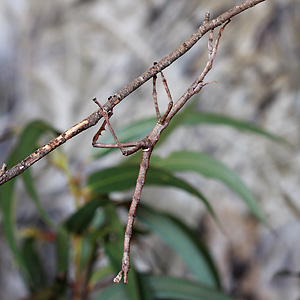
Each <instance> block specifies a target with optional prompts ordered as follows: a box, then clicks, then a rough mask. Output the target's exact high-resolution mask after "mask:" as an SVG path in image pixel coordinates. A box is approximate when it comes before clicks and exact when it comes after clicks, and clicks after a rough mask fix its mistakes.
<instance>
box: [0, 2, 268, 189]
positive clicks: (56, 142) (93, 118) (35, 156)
mask: <svg viewBox="0 0 300 300" xmlns="http://www.w3.org/2000/svg"><path fill="white" fill-rule="evenodd" d="M264 1H265V0H246V1H244V2H243V3H241V4H239V5H236V6H234V7H233V8H231V9H229V10H228V11H226V12H225V13H223V14H221V15H220V16H218V17H217V18H215V19H213V20H211V21H208V18H205V20H204V22H203V24H202V25H201V26H200V27H199V28H198V29H197V31H196V32H195V33H194V34H193V35H192V36H191V37H190V38H189V39H188V40H187V41H185V42H184V43H183V44H182V45H181V46H179V48H177V49H176V50H175V51H174V52H172V53H171V54H169V55H168V56H166V57H165V58H163V59H162V60H160V61H159V62H158V63H157V64H155V66H153V67H151V68H150V69H149V70H147V71H146V72H144V73H143V74H142V75H140V76H139V77H138V78H136V79H135V80H133V81H132V82H131V83H129V84H128V85H127V86H125V87H124V88H123V89H121V90H120V91H119V92H118V93H116V94H115V95H113V96H112V97H110V98H109V100H108V101H107V102H106V103H105V105H104V106H103V107H104V108H105V110H106V111H111V110H112V109H113V108H114V107H115V106H116V105H117V104H118V103H120V102H121V101H122V100H123V99H124V98H126V97H127V96H128V95H130V94H131V93H132V92H134V91H135V90H136V89H137V88H139V87H140V86H141V85H143V84H144V83H145V82H147V81H148V80H149V79H151V78H152V77H153V76H154V75H156V74H157V73H159V72H161V71H162V70H164V69H165V68H167V67H168V66H170V65H171V64H172V63H173V62H174V61H175V60H177V59H178V58H179V57H181V56H182V55H184V54H185V53H186V52H187V51H188V50H190V49H191V48H192V47H193V46H194V45H195V44H196V43H197V42H198V41H199V40H200V39H201V37H202V36H203V35H204V34H205V33H207V32H208V31H210V30H212V29H214V28H216V27H218V26H220V25H222V24H224V23H225V22H226V21H228V20H230V19H231V18H232V17H234V16H235V15H237V14H239V13H241V12H243V11H245V10H247V9H248V8H251V7H253V6H255V5H257V4H259V3H261V2H264ZM178 105H179V104H178ZM173 109H174V108H173ZM171 113H172V111H171ZM101 118H102V113H101V110H98V111H96V112H94V113H93V114H91V115H90V116H89V117H87V118H86V119H84V120H83V121H81V122H79V123H78V124H76V125H74V126H73V127H72V128H70V129H68V130H67V131H65V132H64V133H62V134H61V135H59V136H58V137H56V138H54V139H53V140H51V141H50V142H49V143H47V144H46V145H44V146H42V147H41V148H39V149H37V150H36V151H35V152H33V153H32V154H30V155H29V156H28V157H26V158H25V159H24V160H22V161H21V162H20V163H18V164H17V165H15V166H14V167H12V168H11V169H8V170H5V171H4V172H1V173H0V185H2V184H4V183H5V182H7V181H9V180H11V179H12V178H14V177H16V176H18V175H20V174H21V173H23V172H24V171H25V170H26V169H27V168H29V167H30V166H32V165H33V164H34V163H36V162H37V161H38V160H40V159H41V158H43V157H44V156H46V155H47V154H49V153H50V152H51V151H53V150H54V149H56V148H57V147H59V146H60V145H62V144H64V143H65V142H66V141H68V140H69V139H71V138H72V137H74V136H76V135H77V134H79V133H81V132H83V131H84V130H86V129H88V128H90V127H92V126H94V125H96V124H97V123H98V121H99V120H100V119H101ZM1 171H3V170H1Z"/></svg>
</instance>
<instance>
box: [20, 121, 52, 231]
mask: <svg viewBox="0 0 300 300" xmlns="http://www.w3.org/2000/svg"><path fill="white" fill-rule="evenodd" d="M46 133H55V134H57V131H56V130H55V129H54V128H53V127H51V126H50V125H48V124H46V123H45V122H43V121H33V122H31V123H29V124H28V125H27V126H26V127H25V128H24V130H23V132H22V133H21V135H20V137H19V142H18V146H17V148H16V149H17V158H16V160H17V161H16V162H15V163H17V162H19V161H21V160H23V159H24V158H25V157H26V156H28V155H29V154H31V153H32V152H34V150H35V149H36V148H37V142H38V141H39V139H40V138H41V136H43V135H44V134H46ZM21 178H22V179H23V182H24V185H25V188H26V190H27V192H28V194H29V195H30V196H31V198H32V200H33V202H34V203H35V206H36V208H37V210H38V212H39V213H40V215H41V217H42V218H43V220H44V221H45V222H46V223H47V224H48V225H49V226H50V227H53V228H56V225H55V224H54V223H53V222H52V220H51V219H50V218H49V217H48V215H47V213H46V211H45V210H44V209H43V207H42V206H41V203H40V199H39V197H38V194H37V192H36V189H35V186H34V183H33V179H32V176H31V171H30V169H27V170H26V171H25V172H24V173H22V174H21Z"/></svg>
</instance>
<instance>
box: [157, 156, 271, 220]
mask: <svg viewBox="0 0 300 300" xmlns="http://www.w3.org/2000/svg"><path fill="white" fill-rule="evenodd" d="M152 164H153V165H157V166H159V167H160V168H163V169H166V170H168V171H172V172H184V171H192V172H196V173H198V174H201V175H203V176H205V177H208V178H213V179H216V180H219V181H221V182H223V183H224V184H225V185H227V186H228V187H229V188H230V189H231V190H232V191H234V192H235V193H236V194H237V195H239V196H240V197H241V199H242V200H243V201H244V202H245V203H246V205H247V206H248V208H249V209H250V210H251V212H252V213H253V214H254V215H255V216H256V217H257V218H258V219H259V220H260V221H262V222H263V223H264V224H266V225H267V221H266V220H265V218H264V216H263V214H262V213H261V211H260V208H259V206H258V205H257V203H256V201H255V199H254V197H253V196H252V194H251V192H250V191H249V189H248V188H247V187H246V186H245V184H244V183H243V182H242V181H241V179H240V178H239V177H238V176H237V175H236V174H235V173H234V172H233V171H232V170H230V169H229V168H227V167H226V166H225V165H223V164H222V163H221V162H219V161H217V160H216V159H214V158H213V157H211V156H209V155H206V154H204V153H199V152H189V151H182V152H174V153H172V154H171V155H170V156H169V157H167V158H165V159H159V158H157V157H156V158H154V160H153V161H152Z"/></svg>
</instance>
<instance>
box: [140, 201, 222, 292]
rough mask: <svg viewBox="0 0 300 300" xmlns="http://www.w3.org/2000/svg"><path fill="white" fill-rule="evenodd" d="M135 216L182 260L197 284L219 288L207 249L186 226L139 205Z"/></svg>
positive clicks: (214, 268)
mask: <svg viewBox="0 0 300 300" xmlns="http://www.w3.org/2000/svg"><path fill="white" fill-rule="evenodd" d="M137 216H138V218H139V220H140V221H142V222H143V223H145V224H146V225H147V226H148V227H149V228H150V229H151V230H152V231H153V232H155V233H156V234H158V235H159V236H160V237H161V238H162V240H164V241H165V242H166V243H167V244H168V245H169V246H170V247H171V249H172V250H174V251H175V252H176V253H177V254H178V255H179V256H180V257H181V258H182V259H183V261H184V262H185V264H186V266H187V267H188V269H189V270H190V271H191V273H192V274H193V275H194V276H195V278H196V279H197V280H198V281H199V282H201V283H203V284H205V285H207V286H211V287H219V278H218V276H217V273H216V267H215V266H214V264H213V262H212V259H211V257H210V255H209V252H208V249H207V248H206V247H205V245H204V244H203V243H200V241H199V238H198V237H194V236H193V238H192V234H191V232H190V230H189V229H188V228H187V227H186V226H184V225H183V224H182V223H181V222H180V221H179V220H176V221H175V219H172V218H171V217H168V216H166V215H164V214H161V213H158V212H155V211H153V210H151V209H150V208H149V207H147V206H145V205H141V204H140V205H139V208H138V211H137ZM197 240H198V241H197ZM196 241H197V242H196Z"/></svg>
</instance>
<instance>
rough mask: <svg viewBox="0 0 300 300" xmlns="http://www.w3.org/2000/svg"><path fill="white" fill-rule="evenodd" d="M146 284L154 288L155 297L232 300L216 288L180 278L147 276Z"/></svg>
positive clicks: (187, 299) (186, 299)
mask: <svg viewBox="0 0 300 300" xmlns="http://www.w3.org/2000/svg"><path fill="white" fill-rule="evenodd" d="M148 284H149V285H150V286H151V287H152V289H153V290H154V295H155V297H156V299H172V300H176V299H178V300H233V298H231V297H229V296H227V295H225V294H224V293H222V292H220V291H218V290H215V289H213V288H210V287H207V286H205V285H202V284H199V283H198V282H193V281H189V280H186V279H181V278H171V277H165V276H149V277H148Z"/></svg>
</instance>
